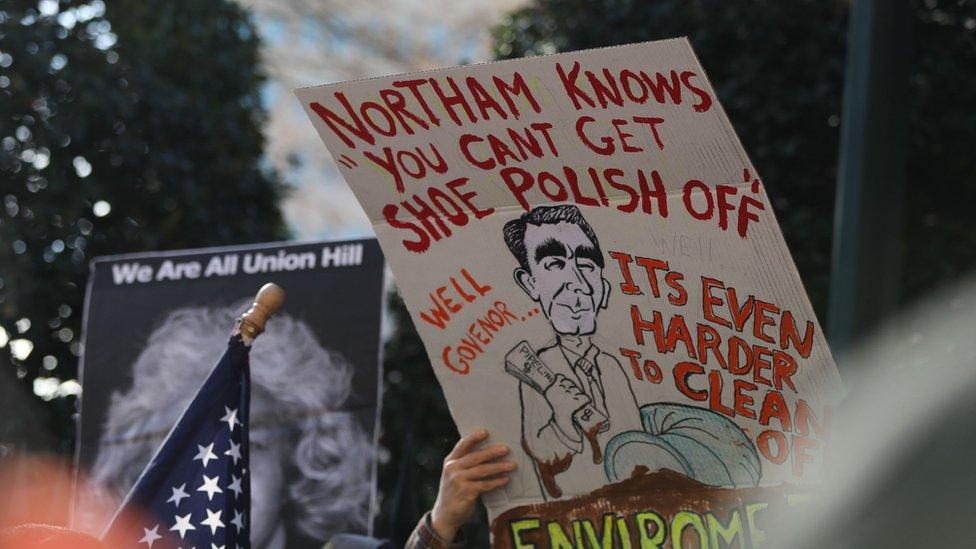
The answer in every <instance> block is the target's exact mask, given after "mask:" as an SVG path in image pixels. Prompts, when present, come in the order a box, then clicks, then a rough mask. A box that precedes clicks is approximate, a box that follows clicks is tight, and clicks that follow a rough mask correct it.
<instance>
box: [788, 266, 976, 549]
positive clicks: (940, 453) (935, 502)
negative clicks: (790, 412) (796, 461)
mask: <svg viewBox="0 0 976 549" xmlns="http://www.w3.org/2000/svg"><path fill="white" fill-rule="evenodd" d="M974 326H976V279H973V278H970V280H969V281H968V282H966V283H964V284H962V285H959V286H957V287H955V288H952V289H950V290H948V291H944V292H942V293H940V294H938V295H936V296H934V297H933V298H931V299H930V300H928V301H927V302H926V303H924V304H922V305H921V306H919V307H916V308H914V309H913V310H912V311H911V312H909V313H908V314H906V315H904V316H903V317H901V318H899V319H897V320H896V321H895V322H891V323H889V325H888V327H887V328H886V329H885V330H883V331H882V332H881V333H880V334H879V335H878V336H877V337H875V338H873V339H872V340H871V341H870V342H868V343H867V344H865V345H864V346H862V347H861V348H860V349H858V350H856V351H854V352H853V353H852V354H851V355H850V356H848V357H847V360H848V363H847V364H845V366H846V368H845V370H846V371H847V372H852V374H853V375H851V376H848V378H847V379H846V381H847V384H848V388H849V389H850V394H849V395H848V396H847V398H846V399H845V401H844V403H843V405H842V406H841V407H839V408H838V409H837V411H836V413H835V415H834V417H833V418H832V420H831V425H832V426H833V434H832V440H831V447H832V448H833V455H832V456H831V457H830V458H828V460H829V461H828V464H827V468H826V474H825V478H826V479H827V482H826V485H825V487H824V488H825V489H824V493H823V494H822V495H821V496H820V497H818V499H817V503H816V504H812V505H806V506H804V507H803V509H804V511H803V513H802V514H801V515H802V516H788V517H785V520H783V521H774V522H776V523H778V524H781V525H782V528H781V529H780V530H779V531H777V532H771V535H770V538H769V539H770V542H771V543H770V546H772V547H791V548H801V547H804V548H805V547H811V548H812V547H840V548H846V547H851V548H855V547H856V548H873V547H879V548H881V547H973V546H974V544H976V533H974V532H973V530H972V526H971V524H972V517H973V516H974V515H976V501H974V499H973V494H974V493H976V473H974V469H973V457H974V456H976V398H973V394H974V393H976V338H974V337H973V327H974Z"/></svg>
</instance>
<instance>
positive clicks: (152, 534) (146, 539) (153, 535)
mask: <svg viewBox="0 0 976 549" xmlns="http://www.w3.org/2000/svg"><path fill="white" fill-rule="evenodd" d="M142 531H143V533H144V534H145V535H144V536H142V539H141V540H139V543H148V544H149V547H150V549H152V544H153V543H155V541H156V540H157V539H162V538H163V536H161V535H159V525H158V524H157V525H156V526H153V528H152V530H150V529H149V528H143V529H142Z"/></svg>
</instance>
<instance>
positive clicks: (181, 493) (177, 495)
mask: <svg viewBox="0 0 976 549" xmlns="http://www.w3.org/2000/svg"><path fill="white" fill-rule="evenodd" d="M188 497H190V494H187V493H186V483H185V482H184V483H183V485H182V486H180V487H179V488H177V487H175V486H174V487H173V495H172V496H170V497H169V499H168V500H166V503H170V502H173V505H175V506H177V507H179V506H180V500H182V499H183V498H188Z"/></svg>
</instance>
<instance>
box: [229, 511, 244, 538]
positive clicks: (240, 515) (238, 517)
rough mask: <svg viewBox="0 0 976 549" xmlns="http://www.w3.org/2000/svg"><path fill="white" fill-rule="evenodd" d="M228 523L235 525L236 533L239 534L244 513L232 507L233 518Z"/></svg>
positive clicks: (242, 526) (242, 527)
mask: <svg viewBox="0 0 976 549" xmlns="http://www.w3.org/2000/svg"><path fill="white" fill-rule="evenodd" d="M230 523H231V524H233V525H234V526H236V527H237V533H238V534H240V533H241V530H243V529H244V513H241V512H240V511H238V510H237V509H234V520H232V521H230Z"/></svg>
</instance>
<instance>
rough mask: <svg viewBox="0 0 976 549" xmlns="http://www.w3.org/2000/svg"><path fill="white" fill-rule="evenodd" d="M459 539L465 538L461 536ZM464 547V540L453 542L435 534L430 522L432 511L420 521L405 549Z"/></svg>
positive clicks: (456, 548)
mask: <svg viewBox="0 0 976 549" xmlns="http://www.w3.org/2000/svg"><path fill="white" fill-rule="evenodd" d="M458 538H463V536H460V535H459V536H458ZM463 546H464V541H463V539H456V540H452V541H451V542H448V541H444V540H443V539H441V538H440V537H439V536H438V535H437V533H435V532H434V527H433V525H432V524H431V522H430V511H428V512H426V513H424V516H423V518H421V519H420V522H418V523H417V527H416V528H414V530H413V533H412V534H410V539H408V540H407V544H406V546H405V549H460V548H461V547H463Z"/></svg>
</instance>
